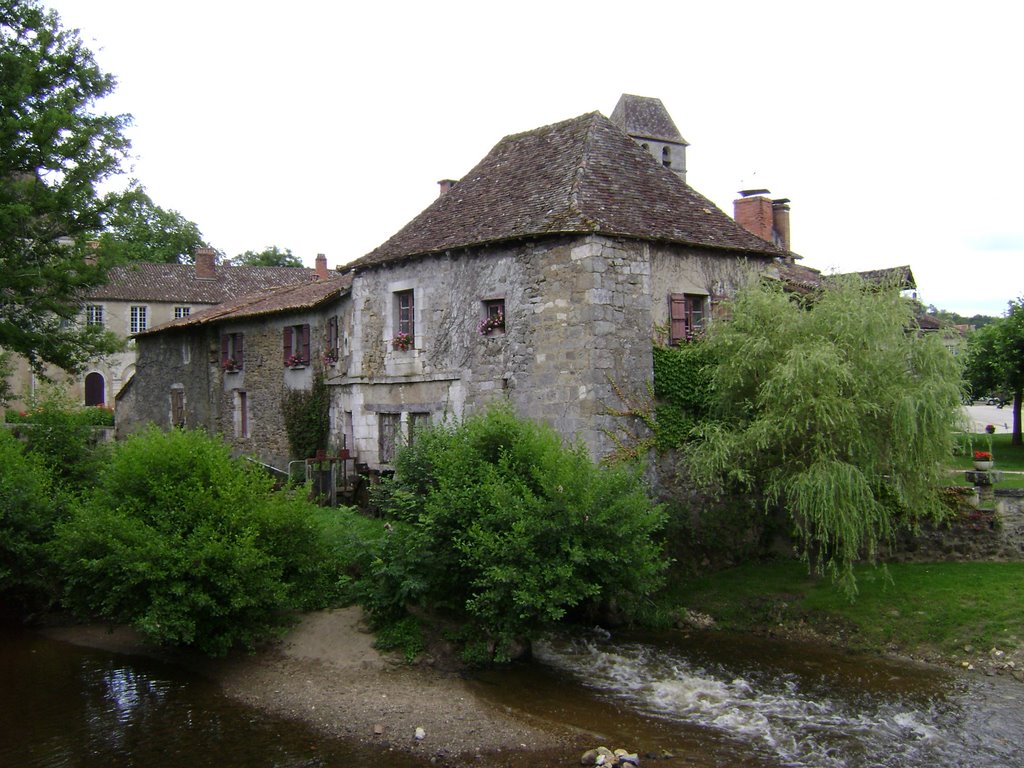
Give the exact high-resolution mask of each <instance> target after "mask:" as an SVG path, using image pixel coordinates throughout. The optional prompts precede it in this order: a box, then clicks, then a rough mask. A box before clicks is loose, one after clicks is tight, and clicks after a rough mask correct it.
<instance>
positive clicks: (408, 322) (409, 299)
mask: <svg viewBox="0 0 1024 768" xmlns="http://www.w3.org/2000/svg"><path fill="white" fill-rule="evenodd" d="M395 310H396V312H397V316H396V322H395V335H396V336H397V335H399V334H403V335H405V336H408V337H409V338H410V339H413V341H414V342H415V339H416V307H415V305H414V304H413V295H412V291H398V292H397V293H396V294H395Z"/></svg>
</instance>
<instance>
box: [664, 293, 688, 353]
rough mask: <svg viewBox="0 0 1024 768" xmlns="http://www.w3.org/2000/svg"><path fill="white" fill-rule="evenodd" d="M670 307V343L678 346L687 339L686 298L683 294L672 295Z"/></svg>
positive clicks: (670, 296)
mask: <svg viewBox="0 0 1024 768" xmlns="http://www.w3.org/2000/svg"><path fill="white" fill-rule="evenodd" d="M668 305H669V312H668V317H669V330H668V343H669V344H677V343H678V342H680V341H682V340H683V339H685V338H686V296H685V295H684V294H682V293H673V294H670V295H669V298H668Z"/></svg>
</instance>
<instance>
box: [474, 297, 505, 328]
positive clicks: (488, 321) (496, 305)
mask: <svg viewBox="0 0 1024 768" xmlns="http://www.w3.org/2000/svg"><path fill="white" fill-rule="evenodd" d="M483 308H484V317H483V319H482V320H481V321H480V325H479V326H477V330H478V331H479V332H480V335H481V336H490V335H492V334H495V333H504V332H505V300H504V299H485V300H484V302H483Z"/></svg>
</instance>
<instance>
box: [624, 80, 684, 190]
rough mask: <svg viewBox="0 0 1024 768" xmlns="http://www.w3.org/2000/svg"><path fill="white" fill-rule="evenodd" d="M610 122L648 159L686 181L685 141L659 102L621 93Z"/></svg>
mask: <svg viewBox="0 0 1024 768" xmlns="http://www.w3.org/2000/svg"><path fill="white" fill-rule="evenodd" d="M611 121H612V122H613V123H615V125H617V126H618V127H619V128H620V129H622V131H623V133H625V134H626V135H627V136H629V137H630V138H631V139H633V141H635V142H636V143H637V144H639V145H640V146H641V147H643V148H644V149H645V150H646V151H647V152H648V153H650V155H651V157H653V158H654V159H655V160H657V161H658V162H659V163H661V164H662V165H663V166H665V167H666V168H669V169H671V170H672V171H673V172H674V173H675V174H676V175H677V176H678V177H679V178H680V179H682V180H683V181H684V182H685V181H686V148H687V147H688V146H689V142H687V141H686V139H684V138H683V137H682V135H681V134H680V133H679V129H678V128H676V124H675V123H674V122H672V117H671V115H669V113H668V110H667V109H665V105H664V104H662V103H661V99H653V98H650V97H647V96H634V95H633V94H631V93H624V94H622V96H620V97H619V103H618V104H616V105H615V109H614V110H612V115H611Z"/></svg>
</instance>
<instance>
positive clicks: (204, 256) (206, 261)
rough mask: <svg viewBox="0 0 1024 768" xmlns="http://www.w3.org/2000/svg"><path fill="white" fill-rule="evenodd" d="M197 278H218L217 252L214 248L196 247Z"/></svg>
mask: <svg viewBox="0 0 1024 768" xmlns="http://www.w3.org/2000/svg"><path fill="white" fill-rule="evenodd" d="M195 257H196V280H216V279H217V268H216V266H215V262H216V258H217V252H216V251H215V250H214V249H213V248H196V253H195Z"/></svg>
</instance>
